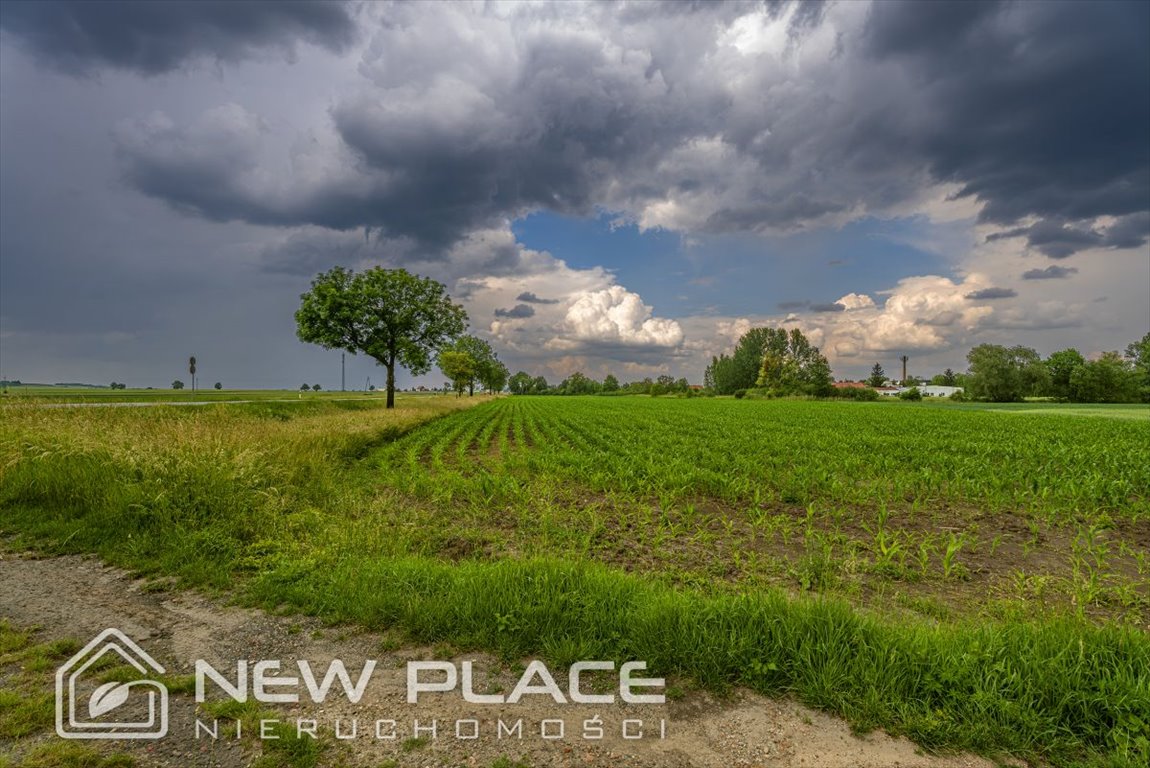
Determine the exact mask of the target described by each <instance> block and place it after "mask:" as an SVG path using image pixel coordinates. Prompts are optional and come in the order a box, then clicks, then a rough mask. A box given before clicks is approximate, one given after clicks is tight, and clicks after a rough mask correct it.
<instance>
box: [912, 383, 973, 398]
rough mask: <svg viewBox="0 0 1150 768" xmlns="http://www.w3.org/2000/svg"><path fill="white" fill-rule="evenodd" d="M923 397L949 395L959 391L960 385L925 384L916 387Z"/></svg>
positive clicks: (960, 389)
mask: <svg viewBox="0 0 1150 768" xmlns="http://www.w3.org/2000/svg"><path fill="white" fill-rule="evenodd" d="M918 391H919V392H921V393H922V396H923V397H950V396H951V395H953V394H954V393H955V392H961V391H962V387H942V386H936V385H934V384H926V385H924V386H921V387H919V388H918Z"/></svg>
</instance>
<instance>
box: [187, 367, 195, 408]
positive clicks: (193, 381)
mask: <svg viewBox="0 0 1150 768" xmlns="http://www.w3.org/2000/svg"><path fill="white" fill-rule="evenodd" d="M188 373H190V374H191V375H192V399H193V400H195V399H196V358H195V356H192V357H189V358H188Z"/></svg>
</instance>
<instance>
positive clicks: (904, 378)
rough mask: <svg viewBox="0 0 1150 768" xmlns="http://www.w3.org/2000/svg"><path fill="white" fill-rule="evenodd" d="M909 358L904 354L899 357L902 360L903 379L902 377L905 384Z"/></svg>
mask: <svg viewBox="0 0 1150 768" xmlns="http://www.w3.org/2000/svg"><path fill="white" fill-rule="evenodd" d="M909 359H910V358H909V357H907V356H906V355H903V356H902V357H900V358H899V360H902V379H901V381H902V382H903V383H904V384H905V383H906V361H907V360H909Z"/></svg>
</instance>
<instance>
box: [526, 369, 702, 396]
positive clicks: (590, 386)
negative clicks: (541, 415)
mask: <svg viewBox="0 0 1150 768" xmlns="http://www.w3.org/2000/svg"><path fill="white" fill-rule="evenodd" d="M507 389H508V391H509V392H511V394H513V395H654V396H660V395H690V394H691V393H692V389H691V385H690V384H689V383H688V382H687V380H686V379H685V378H679V379H676V378H674V377H673V376H669V375H667V374H663V375H661V376H659V377H657V378H654V379H652V378H651V377H649V376H648V377H647V378H644V379H640V380H638V381H632V382H630V383H628V384H620V383H619V379H617V378H616V377H615V376H614V375H613V374H610V373H609V374H607V375H606V376H605V377H604V378H603V381H597V380H595V379H593V378H591V377H589V376H587V375H586V374H584V373H583V372H581V371H576V372H575V373H573V374H571V375H570V376H568V377H567V378H565V379H563V381H562V382H560V383H559V384H556V385H554V386H552V385H551V384H549V383H548V382H547V379H546V378H544V377H542V376H532V375H531V374H529V373H527V372H526V371H519V372H518V373H516V374H515V375H514V376H512V377H511V378H510V379H509V380H508V382H507Z"/></svg>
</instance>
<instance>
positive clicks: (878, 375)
mask: <svg viewBox="0 0 1150 768" xmlns="http://www.w3.org/2000/svg"><path fill="white" fill-rule="evenodd" d="M866 383H867V384H870V385H871V386H872V387H875V388H878V387H881V386H882V385H883V384H885V383H886V371H884V370H883V369H882V364H881V363H875V364H874V367H873V368H871V369H870V376H869V377H867V380H866Z"/></svg>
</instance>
